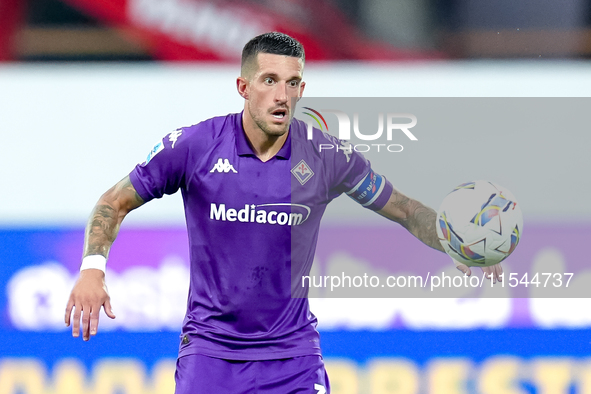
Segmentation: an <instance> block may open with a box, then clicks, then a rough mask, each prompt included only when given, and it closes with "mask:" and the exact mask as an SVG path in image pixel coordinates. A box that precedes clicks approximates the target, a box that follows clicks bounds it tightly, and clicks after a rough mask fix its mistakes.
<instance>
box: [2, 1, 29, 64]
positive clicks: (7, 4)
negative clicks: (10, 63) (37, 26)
mask: <svg viewBox="0 0 591 394" xmlns="http://www.w3.org/2000/svg"><path fill="white" fill-rule="evenodd" d="M23 8H24V1H23V0H0V61H5V60H15V58H16V43H15V38H16V33H17V31H18V29H19V27H20V26H21V24H22V20H23V18H22V17H23Z"/></svg>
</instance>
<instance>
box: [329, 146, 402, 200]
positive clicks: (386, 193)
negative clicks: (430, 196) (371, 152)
mask: <svg viewBox="0 0 591 394" xmlns="http://www.w3.org/2000/svg"><path fill="white" fill-rule="evenodd" d="M326 138H328V139H330V140H331V141H332V144H333V146H335V149H334V152H333V153H334V155H333V157H332V160H331V163H330V167H332V168H331V169H330V170H331V171H332V173H333V176H334V178H333V179H334V181H333V185H332V188H331V191H332V192H333V193H334V194H335V197H336V195H339V194H341V193H346V194H347V195H348V196H349V197H351V198H352V199H353V200H355V201H356V202H358V203H359V204H361V205H362V206H364V207H366V208H368V209H371V210H374V211H379V210H380V209H382V208H383V207H384V206H385V205H386V203H387V202H388V199H389V198H390V195H391V194H392V190H393V187H392V184H391V183H390V182H389V181H388V180H387V179H386V178H385V177H384V176H382V175H380V174H377V173H375V172H374V171H373V170H372V168H371V164H370V162H369V161H368V160H367V159H366V158H365V157H364V156H363V155H362V154H361V153H359V152H357V151H355V150H354V149H353V146H352V145H351V143H350V142H349V141H345V140H338V139H336V138H334V137H332V136H329V135H326Z"/></svg>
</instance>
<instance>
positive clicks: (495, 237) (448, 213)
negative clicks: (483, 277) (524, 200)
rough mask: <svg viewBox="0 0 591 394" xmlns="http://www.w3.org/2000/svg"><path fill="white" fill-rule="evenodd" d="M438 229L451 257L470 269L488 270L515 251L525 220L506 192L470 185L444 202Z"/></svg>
mask: <svg viewBox="0 0 591 394" xmlns="http://www.w3.org/2000/svg"><path fill="white" fill-rule="evenodd" d="M436 228H437V235H438V236H439V241H440V242H441V245H442V246H443V248H444V249H445V251H446V252H447V254H448V255H450V256H451V257H452V258H454V259H455V260H457V261H458V262H460V263H463V264H466V265H468V266H480V267H488V266H491V265H494V264H497V263H500V262H501V261H503V260H504V259H506V258H507V256H509V255H510V254H511V253H512V252H513V251H514V250H515V248H516V247H517V244H518V243H519V239H520V238H521V235H522V234H523V216H522V213H521V207H520V205H519V204H518V203H517V201H516V199H515V197H514V196H513V194H512V193H511V192H510V191H509V190H507V189H506V188H504V187H502V186H500V185H497V184H495V183H492V182H489V181H475V182H467V183H463V184H461V185H459V186H458V187H456V188H455V189H454V190H452V191H451V192H450V193H449V194H448V195H447V196H446V197H445V198H444V199H443V202H442V203H441V207H440V208H439V212H438V213H437V225H436Z"/></svg>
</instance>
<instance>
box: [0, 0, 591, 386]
mask: <svg viewBox="0 0 591 394" xmlns="http://www.w3.org/2000/svg"><path fill="white" fill-rule="evenodd" d="M269 30H279V31H283V32H286V33H289V34H292V35H293V36H295V37H296V38H298V39H300V40H301V41H302V42H303V43H304V45H305V46H306V51H307V57H308V62H307V65H306V74H305V79H306V81H307V82H308V87H307V88H306V94H307V95H308V96H318V97H325V96H335V97H339V96H342V97H497V98H504V97H562V98H565V97H576V98H578V99H576V100H575V101H573V102H574V103H576V105H573V108H574V109H573V113H572V114H573V116H574V117H575V118H576V119H577V121H576V122H575V123H574V124H572V123H571V124H570V125H569V126H568V127H565V126H564V123H563V122H562V123H561V121H563V120H565V119H564V118H563V117H559V119H556V117H555V115H556V114H552V113H551V111H544V112H540V113H539V117H540V118H541V119H545V118H548V124H551V127H549V128H547V129H540V128H531V129H530V128H524V129H522V130H519V133H517V134H516V135H515V136H512V135H507V133H504V132H506V130H499V136H502V137H503V138H504V139H506V140H507V143H508V144H511V143H512V141H511V140H512V138H513V137H514V138H515V139H514V141H515V140H518V141H519V144H521V145H519V154H518V155H515V156H513V157H504V156H503V152H501V153H500V154H499V158H498V159H497V158H495V159H494V160H506V161H509V160H510V161H512V162H513V163H514V169H513V170H511V171H506V170H503V171H500V172H502V173H498V174H497V173H495V171H494V170H495V163H494V161H493V159H491V158H490V157H484V158H483V160H481V161H478V160H470V161H469V162H462V160H461V159H462V157H461V156H462V155H461V154H459V155H458V154H457V153H454V154H453V155H452V156H454V157H452V158H451V159H453V160H456V164H458V163H459V164H458V165H454V166H450V168H446V166H445V162H442V161H441V159H440V158H439V157H437V155H436V154H433V157H432V160H431V161H428V162H426V163H420V165H417V164H418V163H417V162H413V161H412V157H409V156H406V157H405V158H404V159H399V161H397V162H396V166H397V168H395V169H394V168H385V167H384V163H381V164H382V165H380V166H377V167H375V168H376V169H377V170H378V171H380V172H386V173H388V176H389V178H390V179H392V180H393V183H394V184H395V185H396V186H397V187H399V188H400V189H401V190H403V191H405V192H407V193H408V194H410V195H413V196H415V197H417V198H418V199H420V200H422V201H424V202H426V203H427V204H429V205H431V206H433V207H437V206H438V205H439V202H440V201H441V199H442V198H443V197H444V195H445V194H446V192H447V191H448V190H449V189H450V188H452V187H453V186H455V185H456V184H458V183H460V182H463V181H467V180H470V179H471V178H472V177H474V176H479V175H480V174H485V176H490V177H491V178H494V179H492V180H496V181H498V182H499V183H501V184H503V185H505V186H507V187H509V188H510V189H511V190H512V191H513V192H514V194H515V195H516V196H517V197H518V198H519V199H521V202H522V205H523V207H524V214H525V232H524V234H525V235H524V239H523V241H522V242H523V245H522V246H520V247H519V248H518V250H517V252H516V255H515V256H512V259H511V260H510V261H508V262H507V264H508V267H513V268H519V272H527V271H528V270H530V269H531V267H533V266H538V267H549V268H547V269H550V270H556V271H553V272H570V271H573V269H574V270H575V271H576V276H577V277H579V276H581V277H582V276H584V275H588V274H589V273H588V272H586V271H587V269H588V266H589V258H588V254H587V253H586V252H585V247H586V245H587V244H588V243H589V240H591V208H590V207H589V204H588V196H589V195H590V194H591V184H590V181H589V175H588V171H589V169H591V160H590V155H589V154H588V149H589V148H588V147H589V146H591V137H590V133H589V131H590V129H589V117H588V109H587V110H585V108H589V104H590V101H589V99H586V98H585V97H587V96H589V92H591V66H590V65H589V62H588V58H589V55H590V54H591V2H589V0H562V1H557V0H545V1H540V0H538V1H533V0H532V1H525V0H512V1H509V0H493V1H488V2H481V1H468V0H445V1H443V0H442V1H435V0H392V1H390V0H289V1H267V0H250V1H240V2H238V1H224V0H100V1H97V0H94V1H90V0H28V1H24V0H0V60H1V62H0V133H1V135H2V152H1V154H0V174H1V178H0V179H1V181H2V188H1V192H0V287H1V289H0V316H1V317H0V394H50V393H51V394H79V393H87V394H148V393H150V394H151V393H154V394H156V393H158V394H160V393H172V392H173V387H174V381H173V374H174V362H175V357H176V351H177V346H178V331H179V328H180V324H181V321H182V317H183V313H184V310H185V297H186V288H187V283H188V282H187V272H188V271H187V270H188V262H187V255H188V254H187V250H186V235H185V234H184V227H183V224H184V221H183V211H182V206H181V205H182V204H181V200H180V197H179V196H172V197H169V198H165V199H163V200H162V201H155V202H152V203H150V204H148V206H146V207H143V208H142V209H141V210H139V211H137V212H134V213H133V214H132V215H130V217H129V218H128V220H127V221H126V223H125V224H124V226H123V229H122V230H121V233H120V236H119V239H118V241H117V243H116V245H115V247H114V248H113V250H112V254H111V260H110V269H111V271H110V272H109V273H108V277H107V280H108V285H109V286H110V292H111V295H112V303H113V306H114V310H115V313H116V314H117V316H118V317H117V319H116V320H114V321H109V322H107V320H106V317H105V316H104V315H102V320H101V326H100V333H99V335H97V336H96V337H95V338H93V339H92V340H91V341H90V342H89V343H82V341H81V340H74V339H72V338H71V336H70V334H69V331H68V330H67V329H66V328H65V327H64V326H63V322H62V320H63V310H64V307H65V303H66V299H67V297H68V294H69V291H70V289H71V287H72V284H73V281H74V280H75V278H76V273H77V269H78V266H79V261H80V256H81V253H82V241H83V227H84V225H85V221H86V218H87V215H88V214H89V212H90V209H91V207H92V206H93V204H94V203H95V201H96V199H97V198H98V197H99V195H100V194H101V193H102V192H104V191H105V190H106V189H107V188H108V187H110V186H111V185H112V184H114V183H115V182H116V181H117V180H118V179H120V178H121V177H123V176H124V175H126V174H127V173H128V172H129V171H130V170H131V168H132V167H133V166H134V165H135V164H136V163H138V162H140V161H143V159H144V158H145V155H146V154H147V152H148V151H149V149H150V147H151V146H152V145H153V143H154V142H155V141H157V140H158V139H159V138H161V137H162V136H163V135H164V134H166V133H167V132H169V131H170V130H173V129H175V128H177V127H179V126H183V125H189V124H193V123H196V122H198V121H200V120H201V119H205V118H208V117H211V116H214V115H220V114H226V113H228V112H236V111H239V110H240V109H241V107H242V103H241V99H240V98H239V96H238V95H237V94H236V93H235V88H234V80H235V77H236V76H237V73H238V67H239V66H238V64H239V54H240V49H241V48H242V46H243V44H244V43H245V42H246V41H247V40H248V39H249V38H251V37H252V36H254V35H256V34H258V33H262V32H265V31H269ZM561 114H562V115H561V116H563V115H564V112H562V113H561ZM553 116H554V117H553ZM566 116H568V115H566ZM491 117H492V116H491ZM499 117H501V115H499ZM495 137H498V136H496V135H490V134H487V135H482V133H479V130H478V128H475V129H474V134H473V135H471V136H470V135H456V136H450V138H449V139H446V138H443V139H439V140H438V144H439V145H438V147H437V149H438V150H436V151H434V152H435V153H437V152H443V153H445V152H456V151H454V149H457V147H458V145H460V146H463V147H465V148H466V149H475V150H476V151H478V149H479V146H481V145H479V144H482V143H483V141H484V142H486V141H485V140H486V138H492V139H494V138H495ZM425 140H426V141H427V142H425V145H423V146H428V140H429V138H426V139H425ZM425 149H427V148H425ZM429 149H434V148H433V147H431V148H429ZM426 152H428V151H426ZM485 152H486V151H485ZM423 154H424V152H423ZM443 156H445V154H443ZM458 156H459V157H458ZM397 160H398V158H397ZM386 164H387V163H386ZM505 164H506V163H505ZM398 168H405V170H404V171H400V170H398ZM409 168H413V169H416V171H408V169H409ZM504 168H506V166H505V167H503V169H504ZM331 205H332V206H331V207H329V210H328V212H327V216H326V218H325V220H324V222H323V229H322V235H321V241H320V244H319V250H318V260H319V263H320V264H321V266H329V265H331V264H332V265H333V266H338V265H339V264H349V266H350V265H351V264H353V265H355V264H357V266H359V267H365V268H364V269H370V268H368V267H371V266H372V264H373V263H374V262H373V261H372V258H371V256H382V257H383V256H388V255H390V254H392V249H395V250H396V258H397V259H400V260H401V261H402V260H409V261H415V260H416V261H419V260H420V259H419V258H417V255H415V254H413V253H415V252H414V251H415V250H421V251H424V248H421V247H420V246H418V244H416V243H413V242H415V241H413V240H412V239H410V238H409V237H408V236H407V235H406V234H405V233H404V231H401V230H400V229H397V228H395V226H388V224H387V223H383V221H382V220H380V218H377V217H374V216H377V215H373V214H371V213H368V212H365V211H364V210H362V209H360V208H358V207H356V206H355V205H354V203H352V202H350V201H348V199H346V198H344V197H342V198H340V199H339V200H337V201H335V202H334V203H332V204H331ZM527 234H530V236H529V238H527ZM388 237H391V239H392V241H389V238H388ZM390 242H392V243H390ZM398 246H400V249H398ZM367 249H372V253H371V254H368V253H367ZM425 253H428V252H425ZM370 255H371V256H370ZM421 256H422V257H421V258H425V257H424V256H423V255H421ZM427 258H429V259H431V258H432V259H439V260H440V261H441V262H442V264H446V260H445V256H440V255H439V254H437V253H436V252H433V254H429V255H428V256H427ZM393 259H394V258H393ZM507 269H509V268H507ZM561 270H562V271H561ZM569 270H570V271H569ZM577 270H578V271H577ZM311 303H312V307H313V311H315V313H316V314H317V316H318V317H319V320H320V325H319V329H320V330H321V332H322V346H323V349H324V355H325V358H326V361H327V366H328V369H329V373H330V377H331V383H332V386H333V393H335V394H345V393H346V394H349V393H351V394H352V393H372V394H386V393H388V394H394V393H396V394H411V393H432V394H452V393H453V394H455V393H458V394H464V393H486V394H504V393H506V394H517V393H545V394H558V393H561V394H562V393H565V394H567V393H568V394H570V393H591V330H590V329H589V328H590V327H591V308H590V306H591V303H590V302H589V300H588V299H567V300H565V299H561V300H554V299H536V298H531V297H530V298H504V299H492V300H491V299H477V298H474V299H420V300H416V299H386V300H363V299H361V300H351V299H337V300H333V299H312V300H311Z"/></svg>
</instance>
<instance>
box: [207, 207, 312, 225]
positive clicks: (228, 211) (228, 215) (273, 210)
mask: <svg viewBox="0 0 591 394" xmlns="http://www.w3.org/2000/svg"><path fill="white" fill-rule="evenodd" d="M310 212H311V209H310V207H308V206H307V205H302V204H294V203H274V204H258V205H255V204H244V208H242V209H235V208H226V204H219V205H218V204H216V203H211V207H210V210H209V218H210V219H211V220H217V221H222V222H226V221H228V222H242V223H259V224H277V225H279V226H285V225H287V226H298V225H300V224H302V223H304V222H305V221H306V220H308V217H310Z"/></svg>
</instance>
